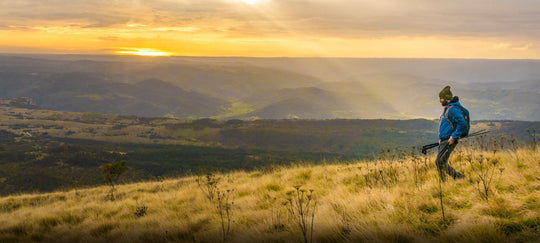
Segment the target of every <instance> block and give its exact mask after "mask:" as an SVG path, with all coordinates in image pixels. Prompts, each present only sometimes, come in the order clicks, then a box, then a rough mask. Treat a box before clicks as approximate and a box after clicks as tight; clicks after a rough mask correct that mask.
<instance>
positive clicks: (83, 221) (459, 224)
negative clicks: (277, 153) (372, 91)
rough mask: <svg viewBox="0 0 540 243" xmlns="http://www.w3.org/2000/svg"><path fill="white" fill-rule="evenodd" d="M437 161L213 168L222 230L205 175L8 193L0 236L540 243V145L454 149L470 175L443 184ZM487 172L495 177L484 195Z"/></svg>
mask: <svg viewBox="0 0 540 243" xmlns="http://www.w3.org/2000/svg"><path fill="white" fill-rule="evenodd" d="M460 146H461V148H460ZM434 159H435V155H434V154H431V155H429V156H427V157H426V156H423V157H420V156H418V155H414V156H413V157H411V156H407V157H395V158H391V157H390V156H388V157H387V158H384V157H382V158H381V159H379V160H374V161H357V162H355V163H347V164H326V165H309V164H307V165H306V164H298V165H293V166H285V167H269V168H268V169H265V170H261V171H252V172H244V171H238V172H232V173H227V174H214V175H213V176H214V177H212V178H216V180H218V183H217V184H216V186H215V189H217V190H220V195H222V192H224V193H225V194H227V190H230V191H229V196H230V198H229V201H224V200H221V202H222V204H221V206H225V209H227V206H230V215H229V216H230V217H229V219H230V220H231V221H230V232H229V233H228V234H226V235H225V237H224V233H223V228H222V222H224V223H225V226H226V224H227V223H226V221H227V217H226V215H225V216H224V221H221V217H220V214H219V210H218V206H219V205H220V204H219V200H218V199H217V195H216V194H215V195H214V196H215V198H214V199H213V200H210V199H208V195H209V194H208V193H205V191H204V190H203V189H204V188H208V187H205V186H207V185H208V180H207V177H204V176H203V177H197V176H192V177H185V178H177V179H168V180H163V181H154V182H141V183H134V184H124V185H120V186H118V187H117V192H116V195H115V197H116V199H115V200H114V201H111V200H110V198H109V197H108V194H109V192H110V187H108V186H101V187H95V188H86V189H81V188H79V189H76V190H75V189H74V190H71V191H59V192H53V193H44V194H25V195H12V196H7V197H3V198H0V242H26V241H41V242H167V241H169V242H178V241H180V242H218V241H228V242H304V241H308V242H311V241H313V242H433V241H435V242H509V241H510V242H539V241H540V152H539V151H538V149H530V148H520V149H516V150H504V151H495V152H494V151H488V150H485V151H480V150H478V149H473V150H472V149H470V148H468V147H466V146H462V145H458V149H457V150H456V151H455V152H454V154H453V155H452V157H451V159H450V160H451V164H452V165H453V166H454V167H455V168H456V169H457V170H459V171H464V172H465V175H466V176H467V177H466V179H464V180H457V181H455V180H453V179H452V178H449V180H448V181H447V182H446V183H442V184H441V185H439V179H438V178H439V177H438V174H437V169H436V166H435V164H434ZM128 165H129V161H128ZM475 171H476V172H475ZM482 172H485V173H486V174H485V175H483V177H484V178H485V179H489V178H491V185H490V186H489V187H488V189H489V190H488V197H487V199H486V198H485V197H484V196H483V195H485V190H484V189H483V184H482V183H481V182H480V183H479V182H478V181H479V179H480V178H479V175H478V174H477V173H480V174H481V173H482ZM486 176H487V177H486ZM212 178H210V179H212ZM198 179H200V181H199V183H198V182H197V180H198ZM199 184H201V185H202V187H200V186H199ZM210 184H211V183H210ZM295 186H301V187H300V188H299V191H302V190H309V189H312V190H313V197H312V198H311V202H310V203H311V204H310V205H309V206H308V207H307V208H308V209H309V208H311V206H313V205H316V207H315V213H314V214H313V215H311V214H310V213H309V212H308V215H307V216H308V217H306V219H307V222H306V223H307V226H308V227H307V230H308V234H307V235H308V237H307V239H304V238H303V235H302V233H301V230H300V228H299V227H298V226H297V225H296V224H295V219H298V218H295V217H294V216H291V213H290V212H289V211H288V209H287V208H288V207H289V206H290V204H288V203H289V202H293V203H294V202H298V200H299V199H298V197H296V198H295V197H294V196H295V194H292V195H291V192H293V193H295V192H296V189H295ZM440 189H442V190H441V191H440ZM441 192H442V193H441ZM305 193H306V195H307V194H309V191H306V192H305ZM291 196H293V197H291ZM441 196H442V201H443V207H444V213H445V217H444V218H443V216H442V210H441V204H440V198H441ZM288 198H289V199H291V200H290V201H289V200H288ZM307 200H308V198H307V197H303V201H302V202H303V203H306V202H307ZM315 203H316V204H315ZM144 207H146V211H145V210H144ZM222 209H223V207H222ZM304 209H306V208H304ZM311 209H312V208H311ZM222 212H225V211H222ZM136 213H139V216H137V215H136ZM312 216H313V218H312ZM312 220H313V222H314V223H313V228H312V229H313V231H312V232H313V234H312V236H311V226H310V223H311V222H312Z"/></svg>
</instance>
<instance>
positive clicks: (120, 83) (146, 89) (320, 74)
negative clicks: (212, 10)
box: [0, 54, 540, 121]
mask: <svg viewBox="0 0 540 243" xmlns="http://www.w3.org/2000/svg"><path fill="white" fill-rule="evenodd" d="M0 74H1V75H0V97H4V98H15V97H30V98H31V99H32V100H33V102H34V103H35V105H37V106H40V107H43V108H46V109H52V110H63V111H77V112H96V113H111V114H122V115H138V116H146V117H164V116H168V117H176V118H180V119H198V118H216V119H256V118H264V119H283V118H302V119H334V118H348V119H374V118H385V119H389V118H390V119H412V118H429V119H434V118H438V117H439V115H440V114H439V113H440V105H439V104H438V97H437V94H438V92H439V91H440V89H441V88H442V87H444V86H445V85H448V84H449V85H451V86H452V90H453V92H454V94H455V95H457V96H459V97H460V98H461V102H462V103H463V104H464V105H465V106H466V107H467V108H469V110H470V111H471V114H472V119H473V120H493V119H495V120H526V121H539V120H540V113H539V112H537V109H538V107H539V105H540V98H539V97H540V96H539V94H540V88H539V87H540V85H539V84H540V78H539V77H540V61H538V60H487V59H478V60H474V59H473V60H469V59H362V58H361V59H355V58H349V59H339V58H210V57H208V58H204V57H153V58H148V57H129V58H127V57H122V56H91V55H86V56H84V55H15V56H14V55H8V54H4V55H1V56H0Z"/></svg>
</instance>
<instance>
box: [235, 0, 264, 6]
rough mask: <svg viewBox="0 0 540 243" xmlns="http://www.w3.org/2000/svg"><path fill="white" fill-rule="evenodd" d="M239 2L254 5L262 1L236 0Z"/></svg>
mask: <svg viewBox="0 0 540 243" xmlns="http://www.w3.org/2000/svg"><path fill="white" fill-rule="evenodd" d="M238 1H239V2H243V3H247V4H249V5H254V4H256V3H259V2H262V1H263V0H238Z"/></svg>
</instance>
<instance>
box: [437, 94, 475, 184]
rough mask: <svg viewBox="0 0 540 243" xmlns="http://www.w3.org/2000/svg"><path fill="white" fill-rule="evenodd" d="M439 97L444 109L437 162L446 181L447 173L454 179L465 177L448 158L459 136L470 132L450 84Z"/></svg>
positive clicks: (440, 124)
mask: <svg viewBox="0 0 540 243" xmlns="http://www.w3.org/2000/svg"><path fill="white" fill-rule="evenodd" d="M439 98H440V102H441V105H442V106H443V107H444V110H443V114H442V115H441V120H440V123H439V152H438V154H437V160H435V163H436V164H437V168H438V170H439V175H440V176H441V179H442V180H443V181H446V174H445V173H447V174H448V175H450V176H452V177H453V178H454V179H463V178H465V175H463V174H462V173H460V172H458V171H456V170H455V169H454V168H452V166H450V165H449V164H448V158H449V157H450V153H452V151H453V150H454V148H455V147H456V145H457V144H458V141H459V138H461V137H462V136H463V135H466V134H468V124H467V121H466V120H465V116H464V114H463V112H462V109H461V107H462V106H461V104H460V103H459V98H458V97H457V96H455V97H454V96H453V95H452V91H450V86H446V87H444V89H443V90H441V92H440V93H439ZM467 113H468V112H467ZM467 116H468V114H467Z"/></svg>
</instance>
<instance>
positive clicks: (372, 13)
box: [0, 0, 540, 59]
mask: <svg viewBox="0 0 540 243" xmlns="http://www.w3.org/2000/svg"><path fill="white" fill-rule="evenodd" d="M470 2H471V1H438V0H407V1H404V0H358V1H348V0H309V1H308V0H190V1H187V0H153V1H147V0H117V1H105V0H103V1H99V0H98V1H72V0H48V1H38V0H19V1H0V52H3V53H16V52H22V53H33V52H35V53H71V54H76V53H84V54H133V53H135V54H137V53H140V54H148V55H167V54H169V55H179V56H290V57H296V56H308V57H313V56H315V57H316V56H324V57H418V58H423V57H426V58H427V57H429V58H528V59H538V58H540V3H537V2H534V1H518V2H516V1H509V0H507V1H502V0H497V1H492V0H489V1H488V0H483V1H482V0H481V1H474V3H473V4H471V3H470Z"/></svg>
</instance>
